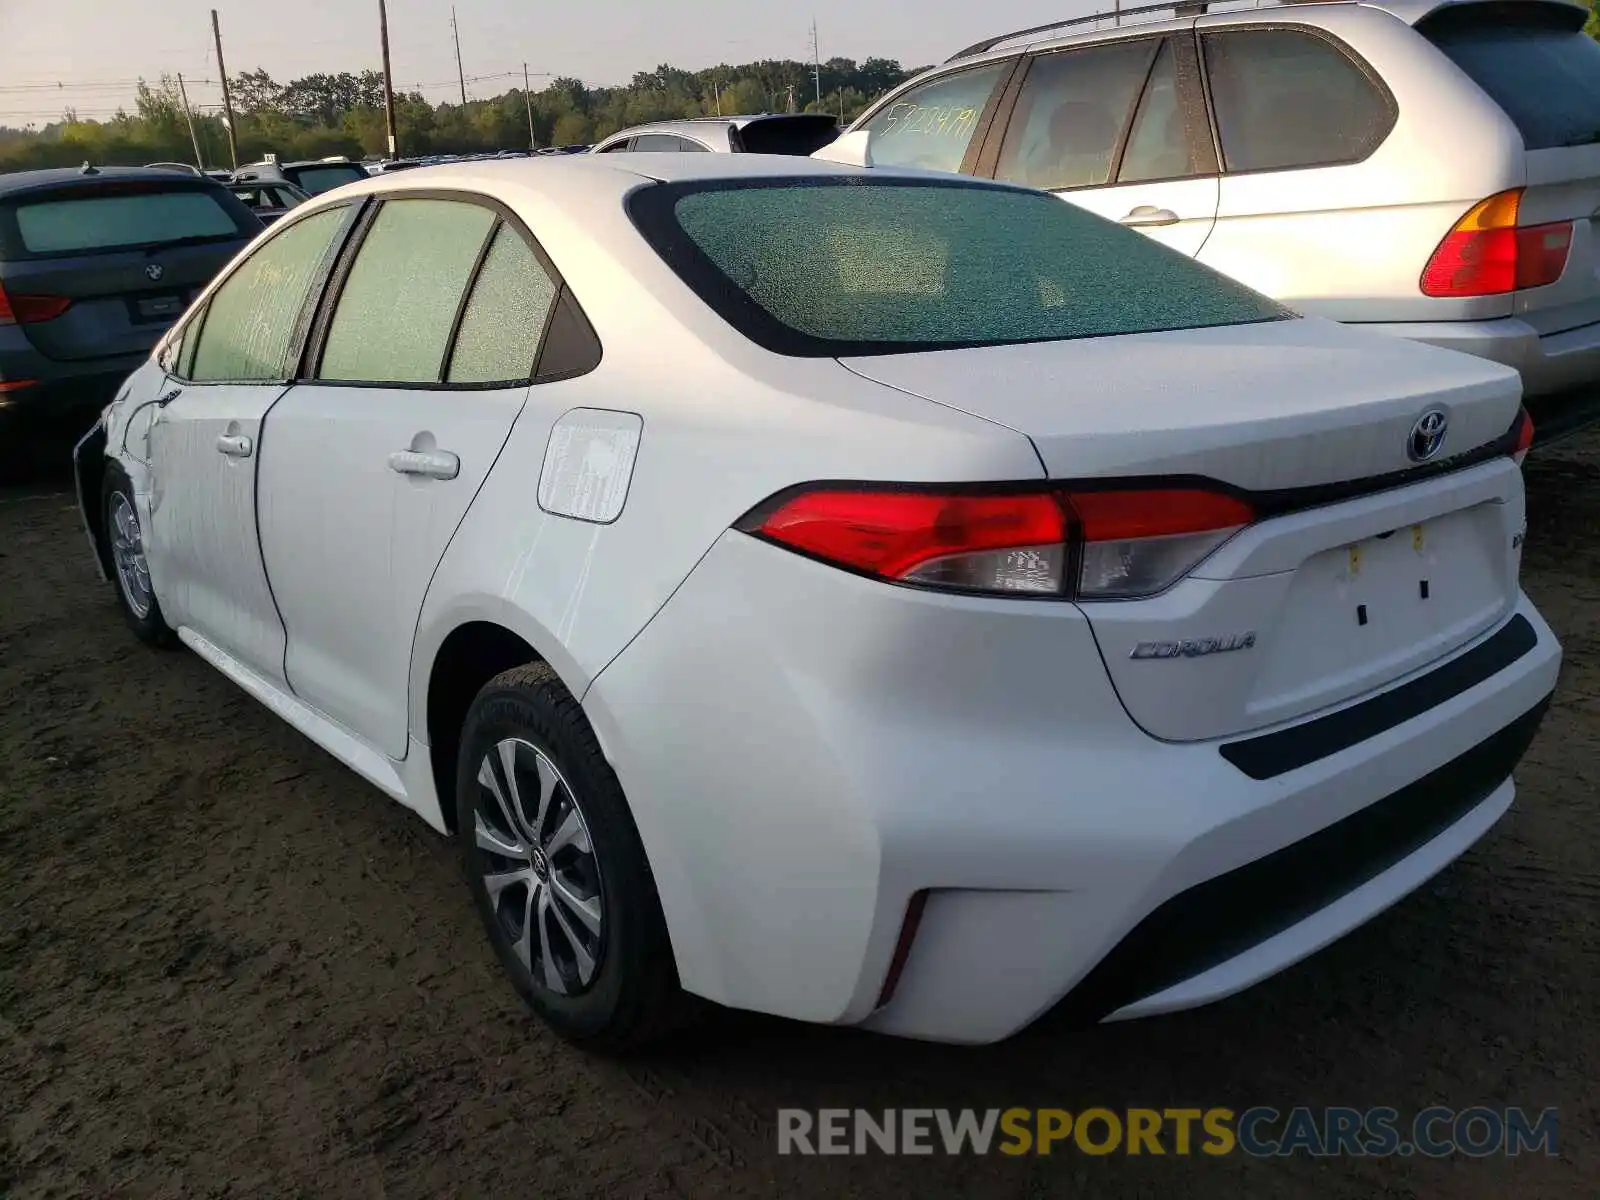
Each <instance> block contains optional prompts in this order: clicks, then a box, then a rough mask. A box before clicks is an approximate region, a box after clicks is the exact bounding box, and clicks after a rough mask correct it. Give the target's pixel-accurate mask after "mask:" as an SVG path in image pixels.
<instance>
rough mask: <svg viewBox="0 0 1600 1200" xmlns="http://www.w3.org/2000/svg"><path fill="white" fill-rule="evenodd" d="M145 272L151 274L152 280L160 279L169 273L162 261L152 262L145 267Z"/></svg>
mask: <svg viewBox="0 0 1600 1200" xmlns="http://www.w3.org/2000/svg"><path fill="white" fill-rule="evenodd" d="M144 273H145V274H146V275H148V276H150V279H151V281H152V282H154V281H155V280H157V279H160V278H161V277H162V276H163V275H165V274H166V273H167V269H166V268H165V267H163V266H162V265H161V264H160V263H151V264H150V265H149V266H148V267H146V268H145V269H144Z"/></svg>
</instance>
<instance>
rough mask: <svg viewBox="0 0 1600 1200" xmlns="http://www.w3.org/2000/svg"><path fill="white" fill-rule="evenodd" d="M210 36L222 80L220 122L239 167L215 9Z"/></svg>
mask: <svg viewBox="0 0 1600 1200" xmlns="http://www.w3.org/2000/svg"><path fill="white" fill-rule="evenodd" d="M211 36H212V37H213V38H214V39H215V40H216V43H217V76H218V78H220V79H221V80H222V123H223V124H224V125H226V126H227V127H228V157H229V158H230V159H231V160H232V161H233V169H234V170H235V171H237V170H238V169H239V138H238V135H237V134H235V133H234V132H233V99H232V98H231V97H230V96H229V95H228V68H227V67H225V66H223V64H222V26H221V25H219V24H217V10H216V9H214V8H213V9H212V10H211Z"/></svg>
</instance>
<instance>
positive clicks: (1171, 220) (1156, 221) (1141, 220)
mask: <svg viewBox="0 0 1600 1200" xmlns="http://www.w3.org/2000/svg"><path fill="white" fill-rule="evenodd" d="M1120 223H1121V224H1123V225H1131V226H1133V227H1134V228H1138V227H1140V226H1148V225H1176V224H1177V223H1178V214H1177V213H1175V212H1173V211H1172V210H1171V209H1170V208H1156V207H1155V206H1154V205H1151V204H1141V205H1139V207H1138V208H1136V209H1134V210H1133V211H1132V212H1130V213H1129V214H1128V215H1127V216H1125V217H1123V218H1122V220H1121V222H1120Z"/></svg>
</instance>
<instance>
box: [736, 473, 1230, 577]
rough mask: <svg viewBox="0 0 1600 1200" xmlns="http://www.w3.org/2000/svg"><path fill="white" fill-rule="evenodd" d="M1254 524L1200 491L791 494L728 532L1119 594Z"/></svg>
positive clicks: (858, 558) (833, 554)
mask: <svg viewBox="0 0 1600 1200" xmlns="http://www.w3.org/2000/svg"><path fill="white" fill-rule="evenodd" d="M1254 520H1255V513H1254V511H1253V510H1252V509H1251V507H1250V505H1248V504H1247V503H1245V502H1244V501H1243V500H1240V499H1238V498H1237V497H1234V496H1231V495H1228V494H1226V493H1223V492H1215V491H1207V490H1204V489H1199V488H1131V487H1130V488H1114V487H1113V488H1099V487H1095V488H1089V489H1079V488H1054V487H1026V488H1021V487H1019V488H1015V489H1010V488H1008V489H999V488H970V489H969V488H929V487H919V486H913V485H883V484H872V485H856V486H834V485H827V484H819V485H815V486H808V487H802V488H798V489H791V490H790V491H789V492H786V493H783V494H781V495H780V496H778V497H776V498H775V499H774V500H772V501H769V502H768V503H766V504H763V505H760V506H759V507H757V508H756V509H754V510H752V511H751V512H750V513H749V514H747V515H746V516H745V517H744V518H743V519H742V520H740V521H739V522H738V523H737V525H736V526H735V528H738V529H741V530H743V531H744V532H746V533H750V534H754V535H756V536H757V537H761V538H763V539H765V540H767V541H770V542H774V543H776V544H777V545H780V546H783V547H786V548H787V549H790V550H795V551H798V552H799V553H801V554H805V555H808V556H809V557H811V558H815V559H819V560H821V561H823V562H826V563H831V564H833V565H834V566H838V567H844V568H846V569H847V570H851V571H856V572H858V573H860V574H863V575H872V576H876V577H877V578H880V579H887V580H892V581H895V582H897V583H908V584H916V585H919V586H922V587H930V588H938V589H942V590H948V591H960V592H977V593H984V594H989V595H996V594H998V595H1031V596H1061V597H1067V598H1070V599H1077V600H1113V599H1116V600H1121V599H1134V598H1137V597H1140V596H1150V595H1154V594H1155V593H1157V592H1161V591H1164V590H1166V589H1167V588H1168V587H1171V586H1172V585H1173V584H1174V583H1176V582H1177V581H1178V580H1180V579H1182V578H1183V577H1184V576H1185V575H1187V574H1188V573H1189V572H1190V571H1192V570H1193V569H1194V568H1195V567H1196V566H1198V565H1199V564H1200V562H1201V561H1202V560H1203V559H1205V558H1206V557H1207V556H1208V555H1210V554H1211V552H1212V551H1213V550H1215V549H1216V548H1217V547H1218V546H1220V545H1222V543H1223V542H1225V541H1227V540H1228V539H1229V538H1230V537H1232V536H1233V535H1234V534H1235V533H1237V532H1238V531H1239V530H1240V529H1242V528H1244V527H1245V526H1246V525H1249V524H1250V523H1251V522H1252V521H1254Z"/></svg>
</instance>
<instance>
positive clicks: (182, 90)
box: [178, 73, 206, 171]
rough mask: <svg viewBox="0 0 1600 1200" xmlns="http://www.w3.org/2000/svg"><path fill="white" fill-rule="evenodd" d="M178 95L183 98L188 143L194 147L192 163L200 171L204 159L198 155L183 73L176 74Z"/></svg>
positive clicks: (192, 116) (204, 167)
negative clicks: (187, 126) (187, 128)
mask: <svg viewBox="0 0 1600 1200" xmlns="http://www.w3.org/2000/svg"><path fill="white" fill-rule="evenodd" d="M178 95H179V96H181V97H182V98H183V119H184V120H185V121H186V122H187V123H188V125H189V143H190V145H192V146H193V147H194V165H195V166H197V167H199V168H200V169H201V170H202V171H204V170H205V169H206V164H205V160H204V159H202V158H201V157H200V138H199V137H198V136H197V135H196V134H195V131H194V115H193V114H192V113H190V111H189V89H188V88H186V87H184V86H183V75H182V74H181V73H180V74H179V75H178Z"/></svg>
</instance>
